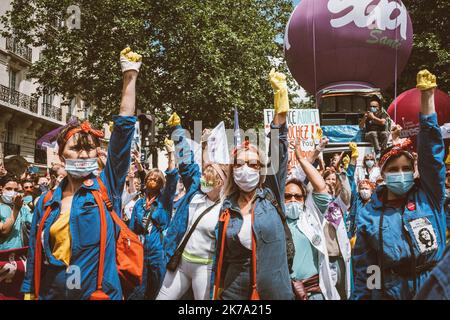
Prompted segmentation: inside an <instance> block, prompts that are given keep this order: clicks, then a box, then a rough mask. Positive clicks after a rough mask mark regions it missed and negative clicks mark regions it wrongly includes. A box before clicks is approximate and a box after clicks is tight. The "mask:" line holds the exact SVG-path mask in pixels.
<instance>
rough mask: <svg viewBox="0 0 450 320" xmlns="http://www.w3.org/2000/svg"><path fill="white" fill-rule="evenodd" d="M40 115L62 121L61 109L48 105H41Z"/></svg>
mask: <svg viewBox="0 0 450 320" xmlns="http://www.w3.org/2000/svg"><path fill="white" fill-rule="evenodd" d="M42 115H43V116H46V117H49V118H52V119H55V120H58V121H62V109H61V108H58V107H55V106H52V105H51V104H49V103H43V104H42Z"/></svg>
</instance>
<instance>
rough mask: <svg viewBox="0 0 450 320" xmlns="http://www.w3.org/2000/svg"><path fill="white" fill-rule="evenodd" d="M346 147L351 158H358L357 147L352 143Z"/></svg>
mask: <svg viewBox="0 0 450 320" xmlns="http://www.w3.org/2000/svg"><path fill="white" fill-rule="evenodd" d="M348 147H349V148H350V151H351V152H352V158H358V157H359V152H358V145H357V144H356V143H354V142H350V143H349V144H348Z"/></svg>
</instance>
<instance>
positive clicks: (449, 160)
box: [445, 147, 450, 165]
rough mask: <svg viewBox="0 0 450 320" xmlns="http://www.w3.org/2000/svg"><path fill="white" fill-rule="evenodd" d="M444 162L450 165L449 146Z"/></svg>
mask: <svg viewBox="0 0 450 320" xmlns="http://www.w3.org/2000/svg"><path fill="white" fill-rule="evenodd" d="M445 164H446V165H450V147H449V148H448V156H447V158H446V159H445Z"/></svg>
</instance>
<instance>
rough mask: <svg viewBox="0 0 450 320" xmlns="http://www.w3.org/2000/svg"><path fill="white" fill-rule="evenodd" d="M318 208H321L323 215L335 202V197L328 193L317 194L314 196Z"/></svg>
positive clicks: (314, 193)
mask: <svg viewBox="0 0 450 320" xmlns="http://www.w3.org/2000/svg"><path fill="white" fill-rule="evenodd" d="M312 196H313V199H314V202H315V204H316V206H317V207H318V208H319V211H320V212H321V213H325V211H327V209H328V206H329V205H330V203H331V202H332V201H333V197H332V196H331V195H330V194H328V193H316V192H313V194H312Z"/></svg>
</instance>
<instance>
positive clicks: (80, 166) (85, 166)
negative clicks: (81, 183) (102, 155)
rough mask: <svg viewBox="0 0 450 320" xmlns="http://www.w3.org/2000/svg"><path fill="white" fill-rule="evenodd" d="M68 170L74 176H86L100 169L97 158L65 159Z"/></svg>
mask: <svg viewBox="0 0 450 320" xmlns="http://www.w3.org/2000/svg"><path fill="white" fill-rule="evenodd" d="M65 160H66V171H67V173H68V174H70V175H71V176H72V177H74V178H85V177H87V176H88V175H90V174H91V173H93V172H95V171H96V170H98V162H97V158H91V159H65Z"/></svg>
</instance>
